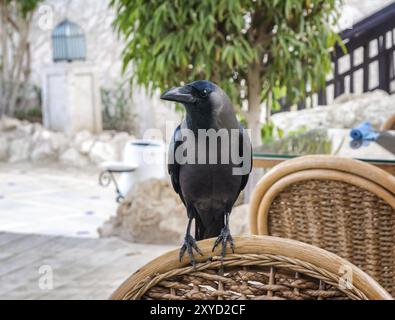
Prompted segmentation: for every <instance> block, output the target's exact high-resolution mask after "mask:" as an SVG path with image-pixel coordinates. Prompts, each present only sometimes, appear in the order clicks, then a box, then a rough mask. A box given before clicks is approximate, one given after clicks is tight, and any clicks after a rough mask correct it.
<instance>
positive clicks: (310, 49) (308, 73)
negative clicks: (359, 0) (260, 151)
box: [111, 0, 339, 109]
mask: <svg viewBox="0 0 395 320" xmlns="http://www.w3.org/2000/svg"><path fill="white" fill-rule="evenodd" d="M111 5H112V6H113V7H114V8H115V10H116V14H117V17H116V20H115V22H114V25H115V28H116V30H117V31H118V32H119V33H120V34H121V35H123V36H124V37H125V39H126V43H127V45H126V47H125V50H124V52H123V62H124V69H126V68H127V67H128V66H130V65H133V73H132V79H131V80H132V82H133V83H136V84H139V85H144V86H145V87H147V88H151V89H157V88H159V89H161V90H164V89H165V88H168V87H171V86H175V85H180V81H185V82H189V81H193V80H197V79H210V80H212V81H214V82H216V83H217V84H218V85H220V86H221V87H222V88H223V89H224V90H225V91H226V92H227V93H228V94H229V95H230V97H231V99H232V101H233V103H234V104H235V105H237V106H241V103H242V100H243V99H246V94H247V92H248V85H249V84H248V77H247V75H248V72H249V68H250V70H251V67H252V66H253V67H255V68H258V69H259V73H260V78H261V83H262V90H261V101H265V102H267V103H268V104H269V105H270V106H271V107H273V108H274V109H276V108H277V109H278V107H279V104H278V99H280V98H281V97H286V99H287V101H288V102H290V103H294V102H296V101H298V100H300V99H302V98H303V97H305V96H306V94H307V92H308V91H309V90H312V91H317V90H318V89H319V87H320V86H321V85H323V84H324V83H325V75H326V74H327V73H328V72H329V71H330V69H331V59H330V55H329V48H331V47H333V46H334V45H335V43H336V42H337V41H339V38H338V36H337V35H336V33H335V32H334V31H333V26H334V24H335V23H336V20H337V17H338V11H337V9H336V6H338V5H339V1H337V0H255V1H253V0H230V1H229V0H206V1H201V0H189V1H183V0H174V1H159V0H150V1H146V0H134V1H129V0H112V2H111Z"/></svg>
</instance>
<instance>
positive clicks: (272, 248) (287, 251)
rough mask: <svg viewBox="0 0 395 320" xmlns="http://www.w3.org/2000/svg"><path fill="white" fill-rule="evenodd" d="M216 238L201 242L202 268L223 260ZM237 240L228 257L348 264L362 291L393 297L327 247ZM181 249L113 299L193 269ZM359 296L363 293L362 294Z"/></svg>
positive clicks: (325, 270) (140, 273) (334, 268)
mask: <svg viewBox="0 0 395 320" xmlns="http://www.w3.org/2000/svg"><path fill="white" fill-rule="evenodd" d="M214 240H215V239H206V240H202V241H199V242H198V246H199V247H200V249H201V250H202V252H203V256H198V255H197V256H196V260H197V262H198V263H199V266H200V267H201V268H205V266H204V263H206V264H207V263H214V264H215V263H219V262H218V261H216V259H217V258H215V257H216V256H218V255H219V249H218V250H216V251H215V252H214V253H212V252H211V248H212V245H213V242H214ZM234 240H235V245H236V248H235V254H234V255H232V254H231V252H229V251H228V252H227V257H228V259H232V258H234V257H240V256H242V257H244V259H245V260H242V261H246V259H247V257H250V258H251V257H253V256H255V257H263V256H264V257H266V258H267V257H271V256H272V257H277V258H276V259H278V260H280V261H281V259H282V261H287V263H290V261H292V263H293V265H296V266H297V265H298V264H295V263H296V262H298V263H299V265H303V264H304V265H305V266H309V268H312V269H313V270H321V273H322V274H325V275H326V276H329V275H332V276H333V275H336V274H337V275H339V274H340V273H341V270H343V269H342V268H344V267H345V266H346V267H348V268H349V269H350V270H351V271H352V274H353V285H354V286H355V290H357V291H358V292H361V293H362V294H363V295H364V297H366V298H367V299H384V300H387V299H389V300H391V299H392V297H391V296H390V295H389V294H388V293H387V292H386V291H385V290H384V289H383V288H382V287H381V286H380V285H379V284H378V283H377V282H376V281H375V280H374V279H372V278H371V277H370V276H369V275H367V274H366V273H365V272H363V271H362V270H360V269H359V268H357V267H356V266H354V265H353V264H351V263H350V262H348V261H346V260H344V259H342V258H340V257H339V256H337V255H335V254H333V253H330V252H328V251H326V250H323V249H320V248H317V247H314V246H312V245H308V244H305V243H302V242H299V241H295V240H291V239H283V238H277V237H270V236H237V237H234ZM178 253H179V250H178V249H176V250H172V251H169V252H167V253H165V254H163V255H161V256H160V257H158V258H156V259H154V260H152V261H151V262H149V263H148V264H146V265H145V266H144V267H142V268H140V269H139V270H137V271H136V272H135V273H134V274H132V275H131V276H130V277H129V278H128V279H127V280H126V281H125V282H124V283H123V284H121V286H120V287H118V289H117V290H116V291H115V292H114V293H113V294H112V296H111V299H114V300H121V299H124V298H125V297H127V296H128V294H129V293H130V292H134V291H133V290H134V288H136V287H137V286H139V285H141V283H143V285H145V284H146V282H144V281H147V277H152V276H153V275H156V274H160V275H162V276H163V275H168V274H171V273H172V272H191V271H192V270H193V268H192V267H191V266H190V265H189V260H188V258H186V257H184V259H183V260H182V261H181V262H180V261H179V260H178ZM213 259H214V260H213ZM207 261H209V262H207ZM210 261H211V262H210ZM228 261H231V260H227V259H225V261H224V264H227V263H228V264H229V263H231V262H228ZM179 270H183V271H179ZM198 270H199V269H198ZM169 272H170V273H169ZM151 281H152V280H151ZM357 291H356V292H357ZM139 295H140V294H139ZM356 296H360V297H362V296H361V295H360V294H357V295H356Z"/></svg>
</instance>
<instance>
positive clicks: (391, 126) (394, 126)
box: [381, 114, 395, 131]
mask: <svg viewBox="0 0 395 320" xmlns="http://www.w3.org/2000/svg"><path fill="white" fill-rule="evenodd" d="M388 130H395V114H393V115H392V116H391V117H389V118H388V119H387V121H385V122H384V123H383V125H382V126H381V131H388Z"/></svg>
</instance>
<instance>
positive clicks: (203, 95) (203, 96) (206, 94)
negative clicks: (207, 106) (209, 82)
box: [200, 89, 208, 98]
mask: <svg viewBox="0 0 395 320" xmlns="http://www.w3.org/2000/svg"><path fill="white" fill-rule="evenodd" d="M200 96H201V97H202V98H206V97H207V96H208V90H207V89H204V90H203V91H200Z"/></svg>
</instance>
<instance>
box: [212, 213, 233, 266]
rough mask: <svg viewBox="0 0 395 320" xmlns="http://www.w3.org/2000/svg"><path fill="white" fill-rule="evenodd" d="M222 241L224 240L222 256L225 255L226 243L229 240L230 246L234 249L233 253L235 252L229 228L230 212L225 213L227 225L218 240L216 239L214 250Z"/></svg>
mask: <svg viewBox="0 0 395 320" xmlns="http://www.w3.org/2000/svg"><path fill="white" fill-rule="evenodd" d="M221 242H222V250H221V257H222V258H224V257H225V250H226V244H227V243H228V242H229V244H230V248H231V249H232V252H233V253H234V252H235V245H234V242H233V238H232V235H231V234H230V230H229V212H227V213H226V214H225V227H223V228H222V230H221V233H220V235H219V236H218V238H217V240H215V243H214V246H213V251H214V250H215V248H216V247H217V246H218V245H219V244H220V243H221Z"/></svg>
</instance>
